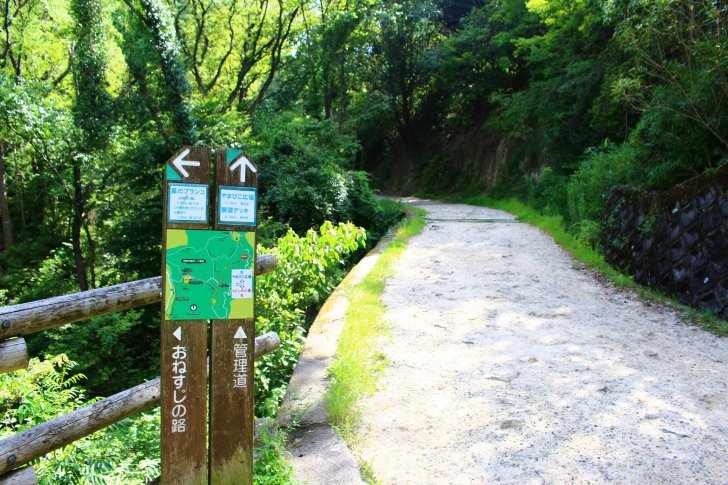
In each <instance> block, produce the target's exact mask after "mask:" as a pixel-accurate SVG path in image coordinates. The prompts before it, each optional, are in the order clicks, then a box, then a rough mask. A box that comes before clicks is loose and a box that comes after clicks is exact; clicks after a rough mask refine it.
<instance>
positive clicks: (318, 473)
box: [277, 235, 394, 485]
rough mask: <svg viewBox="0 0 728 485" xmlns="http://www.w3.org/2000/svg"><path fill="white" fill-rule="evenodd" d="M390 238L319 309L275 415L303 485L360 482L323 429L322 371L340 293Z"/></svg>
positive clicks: (341, 320) (343, 305)
mask: <svg viewBox="0 0 728 485" xmlns="http://www.w3.org/2000/svg"><path fill="white" fill-rule="evenodd" d="M393 239H394V235H389V236H387V237H385V238H384V239H382V240H381V241H380V242H379V244H377V245H376V247H374V249H372V250H371V251H369V253H367V255H366V256H364V258H362V260H361V261H359V263H357V264H356V266H354V268H352V270H351V271H350V272H349V274H348V275H347V276H346V277H345V278H344V279H343V280H342V282H341V283H340V284H339V285H338V286H337V287H336V289H335V290H334V292H333V293H332V294H331V296H330V297H329V298H328V300H326V303H324V305H323V307H321V310H320V311H319V313H318V315H317V317H316V320H315V321H314V322H313V324H312V325H311V328H310V330H309V332H308V336H307V338H306V344H305V345H304V349H303V352H302V353H301V357H300V358H299V361H298V364H297V365H296V368H295V369H294V371H293V375H292V376H291V380H290V383H289V385H288V390H287V392H286V396H285V397H284V399H283V403H282V404H281V407H280V410H279V411H278V417H277V422H278V424H279V425H280V426H286V427H288V426H291V425H293V430H292V431H291V432H290V433H289V435H288V443H287V451H288V452H289V453H290V456H289V461H290V462H291V464H292V465H293V469H294V475H295V477H296V479H298V480H301V481H302V482H303V483H306V484H308V485H319V484H322V485H323V484H325V485H339V484H341V485H352V484H364V481H363V480H362V479H361V472H360V470H359V464H358V463H357V461H356V459H355V458H354V455H353V454H352V453H351V451H350V450H349V448H348V447H347V445H346V443H345V442H344V440H343V439H342V438H341V437H340V436H339V435H338V434H337V433H336V431H335V430H334V429H332V428H331V426H330V425H329V415H328V411H327V410H326V402H325V398H326V393H327V391H328V388H329V378H328V372H327V371H328V368H329V366H330V365H331V363H332V362H333V360H334V357H335V355H336V347H337V342H338V340H339V335H340V334H341V331H342V330H343V328H344V324H345V322H346V310H347V308H348V307H349V301H348V299H347V295H346V290H347V288H350V287H354V286H356V285H358V284H359V283H360V282H361V281H362V280H363V279H364V277H366V275H367V274H369V272H370V271H371V270H372V268H373V267H374V264H375V263H376V262H377V260H378V259H379V256H380V255H381V253H382V251H383V250H384V249H385V248H386V247H387V246H388V245H389V244H390V243H391V242H392V240H393Z"/></svg>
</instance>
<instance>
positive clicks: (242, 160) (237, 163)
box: [230, 153, 258, 182]
mask: <svg viewBox="0 0 728 485" xmlns="http://www.w3.org/2000/svg"><path fill="white" fill-rule="evenodd" d="M237 168H240V181H241V182H245V175H246V172H247V171H248V170H247V169H250V171H251V172H253V173H257V172H258V169H257V168H255V165H253V164H252V163H251V162H250V160H248V157H246V156H245V155H243V154H242V153H241V154H240V156H239V157H238V158H236V159H235V160H233V163H232V165H230V171H231V172H234V171H235V169H237Z"/></svg>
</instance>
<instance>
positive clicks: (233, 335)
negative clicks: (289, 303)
mask: <svg viewBox="0 0 728 485" xmlns="http://www.w3.org/2000/svg"><path fill="white" fill-rule="evenodd" d="M256 172H257V169H256V168H255V166H254V165H253V164H252V163H250V161H249V160H248V158H247V157H246V156H245V155H244V154H243V153H242V152H241V151H238V150H218V152H217V157H216V162H215V201H216V202H215V205H214V218H215V223H214V227H215V229H216V230H217V231H219V232H222V231H226V232H228V231H229V234H231V235H232V238H233V240H235V241H237V242H238V245H237V247H236V248H234V249H233V250H232V251H233V254H234V256H233V257H232V258H229V259H228V263H229V265H230V266H229V268H225V270H226V271H231V272H232V274H231V291H230V298H231V299H230V313H229V315H228V319H225V320H223V319H218V320H212V321H211V327H212V349H211V358H210V483H211V484H213V485H215V484H220V485H223V484H231V483H235V484H238V485H252V483H253V432H254V430H253V422H254V411H253V365H254V355H255V349H254V345H255V246H256V241H255V230H256V225H257V188H256V187H257V175H256Z"/></svg>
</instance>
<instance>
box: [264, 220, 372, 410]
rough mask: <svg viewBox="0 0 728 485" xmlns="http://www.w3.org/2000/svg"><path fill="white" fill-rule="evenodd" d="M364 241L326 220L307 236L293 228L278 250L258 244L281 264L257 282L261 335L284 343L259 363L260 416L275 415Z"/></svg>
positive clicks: (359, 232)
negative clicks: (316, 321) (312, 330)
mask: <svg viewBox="0 0 728 485" xmlns="http://www.w3.org/2000/svg"><path fill="white" fill-rule="evenodd" d="M365 244H366V233H365V231H364V230H363V229H361V228H359V227H356V226H355V225H354V224H351V223H339V224H338V225H334V224H332V223H331V222H325V223H324V224H323V225H322V226H321V228H320V229H319V230H318V231H314V230H312V229H311V230H309V231H307V232H306V234H305V235H304V236H298V235H297V234H296V233H295V232H293V231H289V232H288V234H286V235H285V236H283V237H282V238H280V239H279V240H278V244H277V245H276V247H275V248H271V249H266V248H264V247H259V248H258V253H259V254H274V255H275V256H276V258H277V259H278V267H277V268H276V271H275V272H274V273H272V274H270V275H268V276H266V277H263V278H259V279H258V280H257V285H258V287H257V289H256V295H257V298H258V300H257V312H258V320H257V333H258V334H262V333H265V332H276V333H278V335H279V336H280V338H281V346H280V348H279V349H278V350H276V351H275V352H273V353H271V354H269V355H267V356H265V357H263V358H261V359H258V360H257V361H256V365H255V379H256V388H255V389H256V399H255V401H256V415H258V416H269V417H273V416H275V415H276V412H277V410H278V405H279V404H280V401H281V400H282V399H283V396H284V395H285V393H286V388H287V385H288V380H289V378H290V376H291V373H292V372H293V368H294V367H295V365H296V362H297V361H298V356H299V354H300V353H301V350H302V349H303V344H304V341H305V336H306V332H307V331H308V325H309V324H310V323H311V319H312V318H313V316H315V315H316V312H317V310H318V308H319V307H320V306H321V305H322V304H323V303H324V301H325V300H326V298H327V297H328V296H329V294H330V293H331V292H332V291H333V289H334V288H335V287H336V285H337V284H338V283H339V281H341V279H342V278H343V276H344V274H345V272H346V268H347V266H348V265H349V264H348V263H349V262H350V260H351V258H352V257H353V256H354V254H355V253H356V252H357V250H358V249H360V248H362V247H364V245H365Z"/></svg>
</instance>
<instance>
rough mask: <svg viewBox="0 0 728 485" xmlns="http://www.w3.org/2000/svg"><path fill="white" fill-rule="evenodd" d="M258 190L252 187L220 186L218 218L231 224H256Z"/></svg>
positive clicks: (219, 220) (222, 222)
mask: <svg viewBox="0 0 728 485" xmlns="http://www.w3.org/2000/svg"><path fill="white" fill-rule="evenodd" d="M257 197H258V191H257V190H256V189H254V188H252V187H231V186H225V185H221V186H220V193H219V197H218V214H217V220H218V222H219V223H220V224H227V225H231V226H255V225H256V223H257V217H256V200H257Z"/></svg>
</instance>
